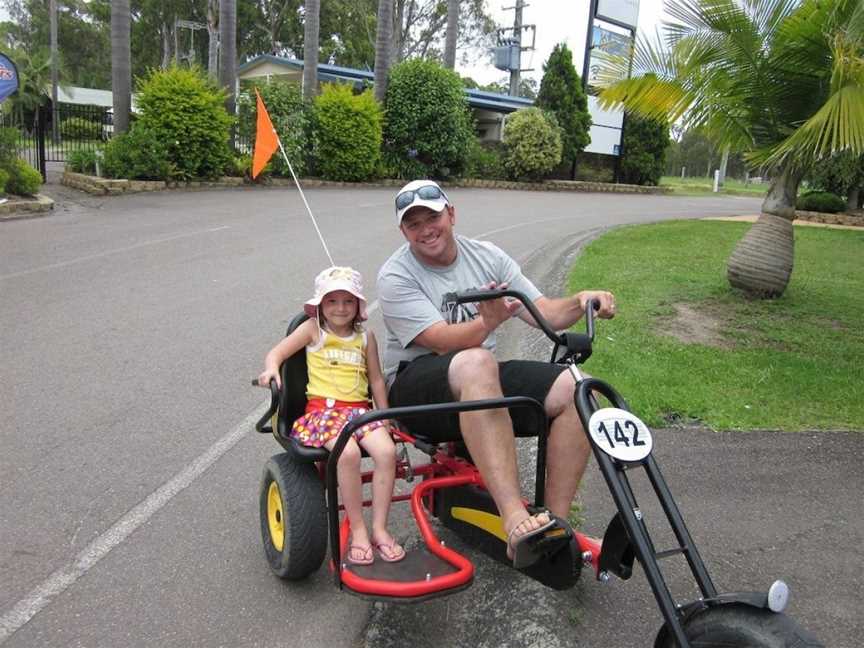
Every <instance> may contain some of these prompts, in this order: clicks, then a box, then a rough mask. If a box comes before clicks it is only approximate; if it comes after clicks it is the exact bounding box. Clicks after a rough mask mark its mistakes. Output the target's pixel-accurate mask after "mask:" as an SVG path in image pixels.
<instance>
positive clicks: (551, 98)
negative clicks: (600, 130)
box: [536, 43, 591, 165]
mask: <svg viewBox="0 0 864 648" xmlns="http://www.w3.org/2000/svg"><path fill="white" fill-rule="evenodd" d="M536 106H537V107H538V108H542V109H544V110H548V111H550V112H552V113H553V114H554V115H555V118H556V119H557V120H558V125H559V126H560V127H561V144H562V150H561V157H562V159H563V160H564V161H565V162H569V163H570V164H571V165H572V163H573V162H574V161H575V160H576V158H577V156H578V155H579V153H580V152H581V151H582V150H583V149H584V148H585V147H586V146H588V144H590V143H591V136H590V135H589V131H590V129H591V113H589V112H588V96H587V95H586V94H585V91H584V90H583V89H582V80H581V79H580V78H579V74H578V73H577V72H576V68H575V67H574V66H573V54H572V53H571V52H570V49H569V48H568V47H567V45H566V44H564V43H560V44H558V45H556V46H555V48H554V49H553V50H552V53H551V54H550V55H549V60H547V61H546V62H545V63H544V64H543V79H542V80H541V81H540V91H539V92H538V93H537V101H536Z"/></svg>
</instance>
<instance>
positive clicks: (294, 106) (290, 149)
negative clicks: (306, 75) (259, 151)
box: [237, 80, 311, 177]
mask: <svg viewBox="0 0 864 648" xmlns="http://www.w3.org/2000/svg"><path fill="white" fill-rule="evenodd" d="M255 87H257V89H258V92H259V93H261V100H262V101H263V102H264V106H265V107H266V108H267V114H268V115H270V121H272V122H273V128H275V129H276V133H277V134H278V135H279V140H280V141H281V142H282V147H283V148H284V149H285V155H287V156H288V159H289V160H291V166H292V167H294V172H295V173H296V174H297V175H298V176H299V175H302V174H304V173H306V172H307V170H308V168H309V160H307V157H306V156H307V155H308V152H309V149H310V148H311V147H309V146H307V142H308V141H309V130H310V122H311V117H310V109H309V107H308V106H307V105H306V104H305V103H304V102H303V95H302V93H301V90H300V84H299V83H297V82H296V81H275V80H274V81H267V82H265V83H261V84H256V86H255ZM237 106H238V109H239V117H240V119H239V126H238V129H239V134H240V139H241V141H244V142H251V144H252V147H254V146H255V128H256V124H257V102H256V100H255V88H247V89H246V90H245V91H244V92H242V93H241V94H240V96H239V98H238V100H237ZM250 150H252V149H250ZM267 166H268V169H269V171H270V173H272V174H274V175H278V176H288V177H290V175H291V172H290V171H289V170H288V165H287V164H286V163H285V160H284V159H283V158H282V154H281V152H278V151H277V153H276V155H274V156H273V158H272V159H271V160H270V164H268V165H267Z"/></svg>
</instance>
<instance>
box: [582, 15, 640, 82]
mask: <svg viewBox="0 0 864 648" xmlns="http://www.w3.org/2000/svg"><path fill="white" fill-rule="evenodd" d="M632 42H633V39H632V37H630V36H627V35H625V34H617V33H615V32H613V31H609V30H608V29H603V28H602V27H598V26H597V25H594V29H593V30H592V32H591V58H590V60H589V63H588V86H589V87H596V85H597V83H596V82H597V73H598V72H599V71H600V56H601V54H600V53H601V52H603V53H604V54H609V55H612V56H630V50H631V47H632Z"/></svg>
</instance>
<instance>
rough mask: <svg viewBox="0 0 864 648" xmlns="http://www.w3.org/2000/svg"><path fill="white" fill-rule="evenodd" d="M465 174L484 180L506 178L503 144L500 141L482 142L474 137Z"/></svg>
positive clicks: (466, 162) (469, 149) (465, 175)
mask: <svg viewBox="0 0 864 648" xmlns="http://www.w3.org/2000/svg"><path fill="white" fill-rule="evenodd" d="M463 176H464V177H466V178H480V179H483V180H503V179H504V178H506V177H507V172H506V171H505V170H504V159H503V153H502V147H501V145H500V144H499V143H498V142H481V141H480V140H478V139H476V138H475V139H473V140H472V141H471V146H470V147H469V148H468V158H467V159H466V161H465V171H464V173H463Z"/></svg>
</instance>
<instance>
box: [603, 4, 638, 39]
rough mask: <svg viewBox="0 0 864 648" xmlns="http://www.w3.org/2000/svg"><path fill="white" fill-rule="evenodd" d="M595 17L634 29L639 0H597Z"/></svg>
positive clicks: (636, 22)
mask: <svg viewBox="0 0 864 648" xmlns="http://www.w3.org/2000/svg"><path fill="white" fill-rule="evenodd" d="M594 16H595V17H596V18H599V19H600V20H605V21H606V22H609V23H612V24H613V25H618V26H619V27H626V28H628V29H632V30H633V31H636V25H637V24H638V22H639V0H597V13H596V14H594Z"/></svg>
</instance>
